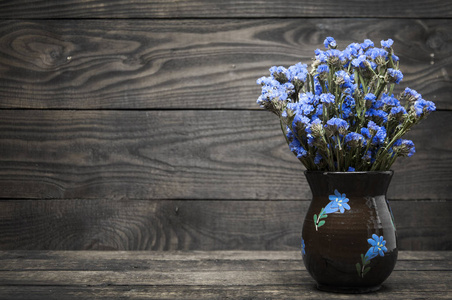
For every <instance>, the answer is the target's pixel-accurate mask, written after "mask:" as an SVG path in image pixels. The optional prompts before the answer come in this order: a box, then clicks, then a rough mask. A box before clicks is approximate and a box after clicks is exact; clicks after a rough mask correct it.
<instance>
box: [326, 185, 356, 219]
mask: <svg viewBox="0 0 452 300" xmlns="http://www.w3.org/2000/svg"><path fill="white" fill-rule="evenodd" d="M329 199H330V201H331V202H330V203H328V205H327V206H326V207H325V213H327V214H328V213H329V212H336V211H338V210H339V211H340V212H341V213H344V211H345V210H349V209H350V205H348V203H347V202H348V201H349V200H348V198H347V197H346V196H345V194H341V193H339V192H338V191H337V190H334V195H330V196H329ZM328 206H329V207H328ZM327 207H328V210H327ZM328 211H329V212H328Z"/></svg>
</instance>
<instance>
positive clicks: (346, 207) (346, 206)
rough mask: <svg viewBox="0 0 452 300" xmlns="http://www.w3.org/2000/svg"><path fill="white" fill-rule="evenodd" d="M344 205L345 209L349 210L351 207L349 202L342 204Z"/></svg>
mask: <svg viewBox="0 0 452 300" xmlns="http://www.w3.org/2000/svg"><path fill="white" fill-rule="evenodd" d="M342 206H343V207H344V208H345V209H347V210H349V209H350V205H348V204H347V203H344V204H342Z"/></svg>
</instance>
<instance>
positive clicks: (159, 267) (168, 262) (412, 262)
mask: <svg viewBox="0 0 452 300" xmlns="http://www.w3.org/2000/svg"><path fill="white" fill-rule="evenodd" d="M150 257H151V260H150ZM263 265H264V266H265V269H266V270H285V271H289V270H291V271H295V270H304V266H303V263H302V261H301V254H300V251H215V259H212V254H210V253H209V252H206V251H201V252H192V251H164V252H163V251H157V252H153V253H152V254H150V253H149V252H143V251H64V252H62V251H0V272H1V271H16V272H19V271H34V270H36V271H60V270H69V269H70V270H75V271H104V270H111V271H136V270H153V271H166V272H177V271H183V270H196V271H214V270H218V269H221V270H224V271H259V270H262V268H263ZM397 270H398V271H402V270H403V271H451V270H452V253H451V252H444V253H442V252H441V253H440V254H437V252H431V251H429V252H425V251H422V252H421V251H416V252H412V251H401V252H400V255H399V258H398V261H397Z"/></svg>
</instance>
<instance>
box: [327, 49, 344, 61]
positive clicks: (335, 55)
mask: <svg viewBox="0 0 452 300" xmlns="http://www.w3.org/2000/svg"><path fill="white" fill-rule="evenodd" d="M325 55H326V56H327V58H328V62H329V63H330V64H333V65H338V64H339V63H341V64H343V63H344V62H345V60H346V59H345V56H344V53H342V51H339V50H336V49H331V50H328V51H326V52H325Z"/></svg>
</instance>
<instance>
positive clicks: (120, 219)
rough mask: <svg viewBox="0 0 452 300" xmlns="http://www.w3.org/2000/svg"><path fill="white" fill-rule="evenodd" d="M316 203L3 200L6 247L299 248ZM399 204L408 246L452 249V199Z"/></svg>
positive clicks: (0, 232) (0, 235)
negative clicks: (309, 214)
mask: <svg viewBox="0 0 452 300" xmlns="http://www.w3.org/2000/svg"><path fill="white" fill-rule="evenodd" d="M308 206H309V201H270V202H268V201H267V202H266V201H245V200H241V201H230V200H223V201H190V200H183V201H182V200H181V201H169V200H161V201H158V200H153V201H150V200H133V201H130V200H110V201H107V200H93V199H92V200H10V201H9V200H3V201H0V249H1V250H14V249H21V250H162V251H166V250H199V249H204V250H236V249H241V250H291V249H299V248H300V238H301V229H302V226H303V221H304V217H305V214H306V211H307V209H308ZM391 207H392V210H393V213H394V217H395V220H396V226H397V233H398V243H399V248H400V249H402V250H404V249H411V250H432V249H436V250H450V249H452V244H451V240H452V233H451V232H450V230H449V228H451V227H452V220H451V218H450V215H451V213H452V201H444V202H435V201H422V202H418V201H414V200H413V201H391ZM268 255H270V254H268ZM232 257H233V256H232V255H231V258H230V259H234V258H232ZM106 259H107V257H106ZM411 259H412V260H416V257H412V258H411ZM431 259H435V258H434V257H432V258H431ZM163 260H164V259H163ZM6 266H7V264H6V265H5V267H6ZM29 266H30V267H32V266H33V264H30V265H29ZM196 268H198V269H199V268H201V266H197V267H196ZM0 269H1V268H0Z"/></svg>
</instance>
